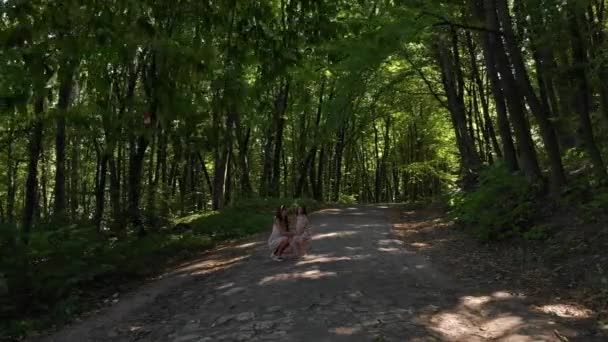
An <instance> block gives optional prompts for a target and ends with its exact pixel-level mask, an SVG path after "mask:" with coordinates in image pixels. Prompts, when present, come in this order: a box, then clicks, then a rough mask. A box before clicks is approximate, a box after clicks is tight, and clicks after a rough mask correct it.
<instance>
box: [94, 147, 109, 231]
mask: <svg viewBox="0 0 608 342" xmlns="http://www.w3.org/2000/svg"><path fill="white" fill-rule="evenodd" d="M99 153H100V154H101V155H99V156H98V165H97V175H96V177H95V216H94V218H93V223H94V224H95V228H97V231H98V232H100V231H101V223H102V220H103V211H104V207H105V193H106V174H107V168H108V159H109V154H108V152H107V151H106V150H105V149H104V150H101V151H99Z"/></svg>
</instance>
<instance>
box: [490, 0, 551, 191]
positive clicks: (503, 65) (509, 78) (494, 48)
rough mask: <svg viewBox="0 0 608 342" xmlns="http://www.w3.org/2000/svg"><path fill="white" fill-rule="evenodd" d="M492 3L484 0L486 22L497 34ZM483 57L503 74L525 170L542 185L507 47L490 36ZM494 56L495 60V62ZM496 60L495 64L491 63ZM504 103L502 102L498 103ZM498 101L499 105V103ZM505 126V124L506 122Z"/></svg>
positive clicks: (501, 79) (492, 35) (496, 22)
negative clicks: (506, 50)
mask: <svg viewBox="0 0 608 342" xmlns="http://www.w3.org/2000/svg"><path fill="white" fill-rule="evenodd" d="M492 2H493V0H484V10H485V20H486V25H487V27H488V29H490V30H494V31H498V19H497V17H496V11H495V8H494V4H493V3H492ZM484 50H485V51H484V55H485V58H486V61H487V62H488V63H487V65H488V68H492V65H496V69H497V70H496V71H497V72H499V73H500V76H501V77H500V87H501V88H502V91H503V92H504V98H505V100H506V103H507V106H508V108H509V118H510V119H511V123H512V124H513V130H514V131H515V136H516V138H517V144H518V148H519V156H520V162H521V167H522V170H523V171H524V174H525V175H526V177H527V178H528V180H529V181H530V182H531V183H539V182H541V181H542V173H541V171H540V167H539V165H538V158H537V155H536V150H535V149H534V142H533V140H532V136H531V134H530V128H529V126H528V123H527V120H526V118H525V109H524V105H523V103H522V101H521V97H520V96H519V92H518V91H517V87H518V86H517V83H516V81H515V78H514V76H513V74H512V70H511V66H510V64H509V61H508V58H507V55H506V52H505V49H504V45H503V43H502V41H501V39H500V37H498V36H497V35H496V34H494V33H487V34H486V39H485V46H484ZM494 57H495V58H496V59H495V60H494ZM492 61H494V63H492ZM490 76H491V77H492V78H493V79H494V82H493V83H495V81H496V80H498V79H499V77H498V74H495V73H491V75H490ZM493 88H494V91H495V96H496V95H498V93H499V91H498V87H497V86H496V85H495V84H494V86H493ZM499 101H502V100H499ZM499 101H497V103H499ZM503 124H504V123H503ZM503 130H505V131H506V127H503V128H501V131H503Z"/></svg>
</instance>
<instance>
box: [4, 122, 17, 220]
mask: <svg viewBox="0 0 608 342" xmlns="http://www.w3.org/2000/svg"><path fill="white" fill-rule="evenodd" d="M12 122H13V121H12V119H11V123H10V129H9V133H8V146H7V149H6V157H7V158H6V160H7V168H6V221H7V222H8V223H14V222H15V193H16V183H17V169H18V165H17V162H16V161H15V158H14V155H13V153H14V151H13V138H14V133H13V126H12V125H13V123H12Z"/></svg>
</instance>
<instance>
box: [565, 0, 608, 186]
mask: <svg viewBox="0 0 608 342" xmlns="http://www.w3.org/2000/svg"><path fill="white" fill-rule="evenodd" d="M568 6H569V14H570V31H571V35H572V38H571V41H572V55H573V62H574V66H573V68H572V79H573V81H574V84H575V87H574V89H575V96H574V97H573V102H574V107H575V108H576V109H577V112H578V118H579V131H580V135H581V138H582V141H583V142H584V145H585V149H586V150H587V153H588V154H589V158H590V159H591V162H592V163H593V169H594V172H595V174H596V176H597V177H598V178H599V179H606V176H607V175H608V174H607V173H606V167H605V164H604V160H603V159H602V154H601V152H600V150H599V149H598V147H597V144H596V143H595V138H594V137H593V126H592V124H591V119H590V114H591V105H592V99H591V86H590V85H589V76H588V71H587V66H588V65H589V64H590V63H589V60H588V58H587V51H586V47H585V42H584V39H585V38H584V37H583V34H582V32H581V29H580V27H579V25H580V19H579V17H580V15H579V14H578V11H577V5H576V4H574V3H572V1H570V2H569V4H568Z"/></svg>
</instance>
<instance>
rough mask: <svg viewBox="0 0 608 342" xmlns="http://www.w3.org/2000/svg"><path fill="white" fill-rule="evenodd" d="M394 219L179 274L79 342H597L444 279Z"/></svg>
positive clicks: (370, 212) (348, 215) (549, 313)
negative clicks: (301, 250) (281, 255)
mask: <svg viewBox="0 0 608 342" xmlns="http://www.w3.org/2000/svg"><path fill="white" fill-rule="evenodd" d="M393 210H394V209H392V207H391V206H375V207H374V206H361V207H346V208H336V209H327V210H323V211H321V212H319V213H316V214H314V215H312V216H311V221H312V230H313V232H314V234H315V235H314V236H313V241H312V244H311V250H310V252H309V254H308V255H306V256H304V257H302V258H299V259H289V260H285V261H283V262H274V261H272V260H270V259H269V257H268V254H269V252H268V250H267V247H266V244H265V239H266V238H267V236H265V235H262V236H258V237H256V238H253V239H251V240H250V241H243V242H239V243H234V244H232V245H229V246H225V247H223V248H222V249H219V250H217V251H216V252H214V253H210V254H209V255H207V256H205V257H204V258H202V259H201V260H198V261H195V262H191V263H188V264H185V265H183V266H182V267H180V268H178V269H177V270H176V271H175V272H174V273H173V276H176V277H179V278H181V279H184V280H183V281H182V282H181V283H180V284H179V285H178V286H174V287H172V288H170V289H169V288H168V289H166V290H165V291H159V293H157V294H156V295H155V297H154V298H153V299H152V300H150V301H149V302H147V303H146V304H145V305H141V306H140V307H138V308H136V309H134V310H132V311H130V312H128V313H125V314H123V315H122V316H121V317H120V318H117V319H115V320H112V321H104V322H101V323H100V324H97V325H92V328H90V329H88V330H86V331H84V330H83V331H81V333H82V334H81V335H78V336H77V337H78V339H77V340H78V341H102V340H103V341H130V340H137V339H140V340H145V341H174V342H190V341H281V342H282V341H369V342H371V341H437V340H440V341H486V340H497V341H537V340H541V341H553V340H558V339H557V337H556V336H558V335H556V332H558V333H559V334H562V335H565V336H570V338H572V339H573V340H574V339H576V338H577V337H578V338H582V340H585V341H593V340H594V339H593V337H590V336H584V337H581V336H580V334H579V332H578V330H577V328H576V322H577V320H581V319H584V318H585V317H583V316H580V315H578V316H577V315H573V314H571V315H570V316H568V315H567V314H566V313H568V312H571V311H568V310H567V308H563V307H558V306H547V305H544V306H543V305H539V306H536V307H534V308H532V307H531V306H529V305H528V304H527V303H526V300H527V299H526V298H525V297H523V296H521V295H516V294H513V293H512V292H511V291H509V290H508V289H505V290H501V291H497V290H484V289H483V288H480V287H470V286H468V285H466V284H459V283H458V282H457V281H455V280H454V279H453V278H452V277H450V275H447V274H443V273H441V272H439V271H437V270H436V269H435V268H434V267H433V265H432V264H431V263H430V262H429V261H428V260H427V259H426V258H425V257H423V256H421V255H419V254H417V253H415V252H414V251H411V250H408V249H407V247H405V246H404V242H403V241H402V240H400V239H398V238H397V237H398V236H396V235H395V234H394V233H393V232H392V231H391V222H390V218H391V214H392V212H393ZM425 224H427V225H428V224H433V223H425ZM425 224H422V223H412V225H410V226H409V227H410V228H411V227H412V226H413V225H418V226H417V227H418V228H420V229H424V227H425ZM419 247H420V248H431V247H432V246H422V245H421V246H419ZM167 277H171V275H167ZM558 313H562V314H561V316H559V317H558V316H554V315H555V314H558ZM567 318H568V319H572V321H568V320H567ZM571 323H572V324H571ZM72 336H76V335H72ZM560 336H561V335H560ZM74 340H76V339H74ZM596 340H598V341H599V340H600V339H596ZM56 341H60V339H56Z"/></svg>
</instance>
